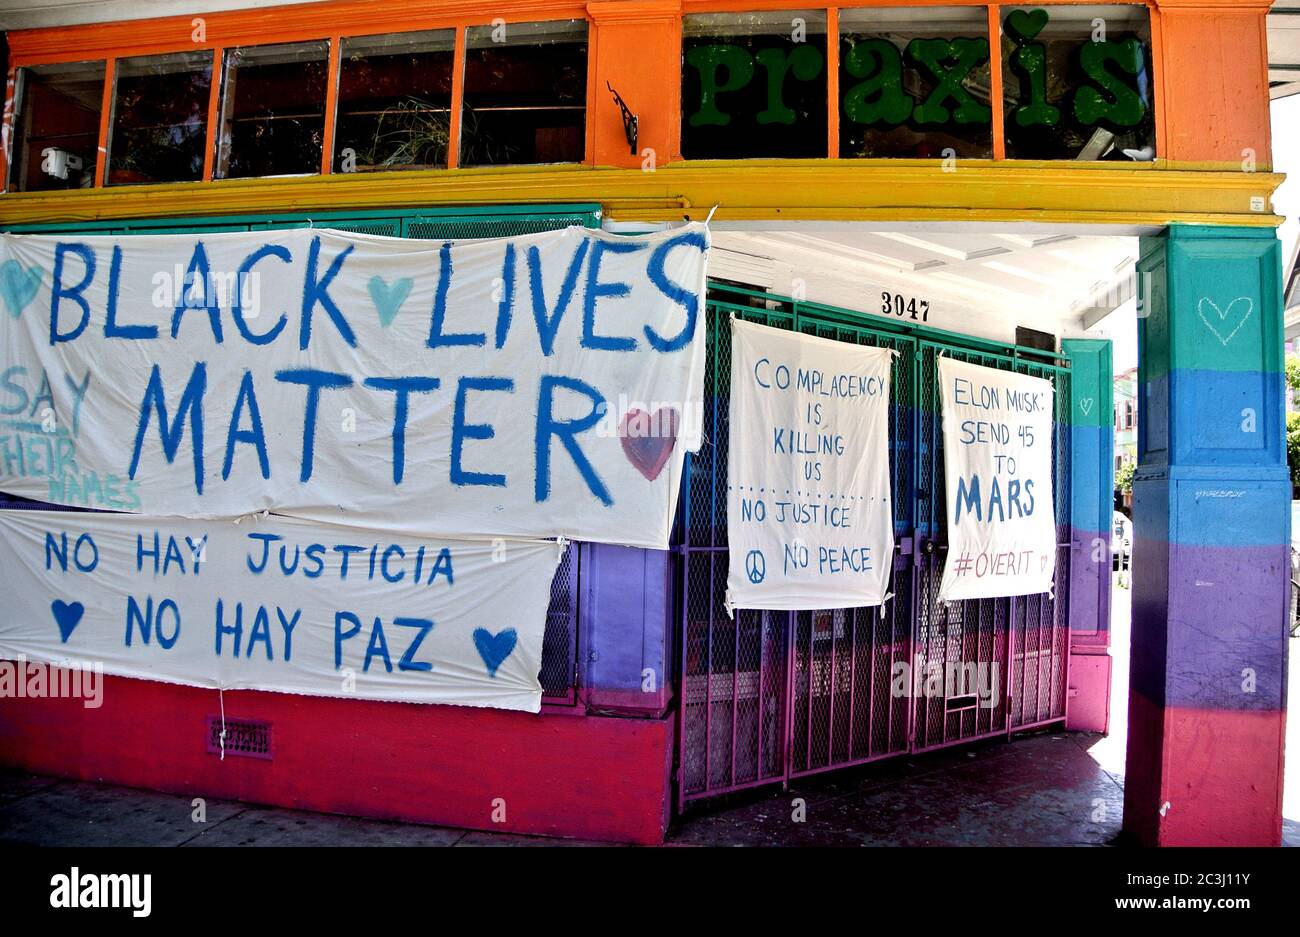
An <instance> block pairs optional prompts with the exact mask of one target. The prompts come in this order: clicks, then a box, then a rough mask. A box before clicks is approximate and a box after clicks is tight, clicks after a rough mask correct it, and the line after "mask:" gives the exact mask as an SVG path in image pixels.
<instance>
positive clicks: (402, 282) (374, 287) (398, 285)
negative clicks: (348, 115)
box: [368, 276, 412, 328]
mask: <svg viewBox="0 0 1300 937" xmlns="http://www.w3.org/2000/svg"><path fill="white" fill-rule="evenodd" d="M411 283H412V281H411V278H410V277H402V278H401V279H398V280H394V281H393V282H392V284H391V285H390V284H389V283H387V282H386V281H385V280H384V278H383V277H381V276H373V277H371V278H370V283H369V284H368V285H369V287H370V301H371V302H372V303H374V304H375V312H377V313H379V324H380V325H382V326H383V327H384V328H388V327H389V326H390V325H392V324H393V320H394V319H395V318H397V313H398V310H400V309H401V308H402V303H404V302H406V297H408V296H410V295H411Z"/></svg>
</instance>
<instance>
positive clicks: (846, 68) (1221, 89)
mask: <svg viewBox="0 0 1300 937" xmlns="http://www.w3.org/2000/svg"><path fill="white" fill-rule="evenodd" d="M167 6H168V10H169V15H166V16H162V17H158V18H151V19H138V18H128V17H134V16H135V15H136V14H134V13H132V12H129V10H128V5H126V4H120V3H115V2H110V3H104V4H99V5H92V6H90V7H88V8H86V9H88V10H89V12H88V13H86V14H85V16H87V17H91V18H94V19H95V21H87V22H82V23H75V24H71V25H67V24H65V23H64V22H60V21H58V20H57V19H56V17H58V16H61V15H67V14H62V13H57V12H56V13H49V14H42V13H40V12H34V13H32V14H30V15H29V16H28V17H27V19H25V20H24V22H23V25H24V27H25V28H22V29H13V30H11V31H9V32H8V33H7V36H6V38H7V55H8V59H7V63H8V70H9V72H8V86H7V93H6V100H5V109H4V126H3V134H4V137H3V142H4V146H3V153H4V163H3V165H2V166H0V173H2V175H3V177H4V178H5V179H6V180H7V188H6V192H5V194H3V195H2V196H0V225H3V227H4V228H5V230H6V231H8V232H11V233H14V234H23V233H54V234H61V235H62V234H73V233H87V232H98V233H112V234H120V235H127V234H141V235H148V234H159V233H167V232H189V233H192V232H216V231H229V230H257V229H266V228H273V227H291V226H321V227H334V228H341V229H343V230H351V231H359V232H365V233H373V234H384V235H391V236H397V237H432V238H461V237H488V236H498V235H505V234H512V233H523V232H529V231H541V230H548V229H552V228H557V227H563V226H566V225H574V224H576V225H583V226H588V227H603V228H605V229H606V230H609V231H614V232H620V233H631V232H638V231H647V230H654V229H656V228H658V227H663V226H667V225H672V224H676V223H680V222H681V221H683V220H696V221H702V220H705V219H706V218H708V219H711V220H712V225H713V228H714V251H713V254H712V257H711V261H710V275H711V277H712V282H711V290H710V293H709V296H708V303H707V305H708V321H707V323H706V327H707V328H708V329H709V330H710V331H709V333H708V334H709V345H708V348H709V355H710V365H709V371H708V375H707V377H706V414H710V413H711V414H712V415H711V416H708V417H707V420H708V422H706V425H705V438H706V440H711V441H712V442H711V444H706V446H705V447H704V448H703V449H702V450H701V452H700V453H699V454H698V455H697V456H695V457H694V458H692V459H691V461H690V464H689V474H688V479H687V482H686V484H685V485H684V487H683V494H682V499H681V503H680V504H679V506H678V521H677V533H676V535H675V537H674V546H673V548H672V549H671V550H669V551H653V550H642V549H635V548H630V547H618V546H607V545H593V544H574V545H572V546H571V547H570V550H569V553H568V556H567V558H566V559H565V561H564V563H563V564H562V566H561V570H560V573H559V574H558V575H557V578H556V581H555V585H554V587H553V593H552V604H551V609H550V612H549V614H548V630H547V644H546V655H545V659H544V661H543V665H542V680H543V685H544V687H545V690H546V696H545V702H546V705H545V706H544V707H543V711H542V713H540V714H538V715H532V714H526V713H517V712H505V711H496V710H490V709H470V708H462V707H453V706H424V705H411V704H400V703H380V702H367V701H359V700H337V699H324V698H314V697H303V696H291V695H285V694H277V693H270V692H258V691H238V692H230V693H227V694H225V697H224V702H223V704H222V705H223V707H224V712H223V713H222V717H223V719H224V720H225V721H226V722H228V723H231V724H235V725H239V726H242V727H244V730H245V731H246V732H247V733H248V737H249V738H250V739H252V740H253V741H252V742H251V743H250V744H251V745H252V746H253V747H254V748H258V749H259V750H258V751H257V752H256V753H257V754H258V755H260V756H262V757H256V758H240V757H232V758H217V757H215V756H214V755H213V754H212V753H211V750H210V749H211V746H210V744H209V737H210V733H211V731H212V726H213V724H214V722H213V720H214V718H215V716H216V707H217V705H218V703H217V698H216V695H215V694H214V693H212V692H211V691H209V690H200V689H195V688H189V687H182V686H174V685H168V684H163V683H155V682H150V681H141V680H130V679H125V678H110V679H109V686H108V688H107V691H106V704H105V706H104V707H103V708H102V709H100V710H94V711H92V710H86V709H82V708H80V707H78V706H76V705H73V704H72V703H71V701H67V700H23V701H20V702H19V701H12V700H6V701H5V703H4V705H3V706H0V759H2V760H3V761H4V762H5V763H6V764H10V765H14V766H19V767H22V768H25V769H27V770H33V771H41V772H51V773H57V774H64V775H70V776H75V777H82V778H94V779H104V780H109V781H114V782H118V783H124V784H130V785H137V786H144V787H154V788H158V789H162V790H169V791H177V792H186V793H191V792H192V793H194V794H196V795H200V794H201V795H207V796H217V797H228V798H236V799H243V800H249V801H256V802H265V803H273V804H283V805H291V806H296V807H302V808H307V809H315V810H325V811H335V812H343V813H356V814H361V815H366V816H376V817H386V818H394V819H408V820H421V821H428V822H436V823H445V824H452V825H461V826H469V827H480V828H488V829H507V830H513V831H519V832H529V833H545V834H553V835H565V836H579V837H591V838H604V839H614V840H626V841H634V842H657V841H659V840H661V839H662V837H663V834H664V832H665V830H666V828H667V824H668V823H669V821H670V819H671V817H672V816H673V814H674V812H675V811H677V810H681V809H686V808H688V807H690V806H691V805H692V804H694V803H695V802H696V801H701V800H706V799H707V798H708V797H711V796H715V795H717V794H721V793H725V792H727V791H732V790H737V789H741V788H745V787H750V786H759V785H764V784H774V783H780V782H782V781H784V780H787V779H789V778H792V777H795V776H799V775H802V774H807V773H813V772H817V771H824V770H830V769H833V768H837V767H842V766H846V765H851V764H860V763H864V762H868V761H872V760H875V759H879V758H887V757H894V756H897V755H900V754H904V753H908V752H916V751H924V750H928V749H931V748H935V747H939V746H944V745H951V744H960V743H964V742H968V741H971V740H974V739H979V738H988V737H995V736H1005V735H1009V734H1013V733H1015V732H1019V731H1024V730H1027V729H1031V728H1035V727H1041V726H1048V725H1062V724H1063V725H1067V726H1069V727H1072V728H1081V729H1091V730H1095V731H1104V730H1105V729H1106V727H1107V725H1108V721H1109V710H1108V707H1109V686H1110V659H1109V655H1108V653H1107V648H1108V646H1109V617H1110V616H1109V601H1110V599H1109V595H1110V588H1109V584H1110V565H1111V564H1110V556H1109V553H1108V550H1109V539H1110V538H1109V530H1110V523H1111V506H1112V487H1113V472H1114V468H1115V462H1114V458H1115V455H1116V453H1114V451H1113V446H1114V438H1113V428H1112V426H1111V424H1110V421H1108V420H1106V416H1108V415H1111V414H1112V413H1114V412H1116V410H1115V406H1116V405H1122V403H1121V401H1120V400H1119V399H1118V397H1117V395H1115V393H1114V390H1115V385H1114V383H1113V378H1112V369H1111V360H1110V349H1109V344H1108V343H1107V342H1104V341H1099V340H1096V339H1093V338H1089V337H1087V336H1086V334H1085V332H1084V330H1083V328H1082V326H1081V324H1080V323H1081V322H1084V321H1086V320H1087V317H1088V314H1089V312H1090V311H1091V310H1095V309H1097V308H1100V305H1101V304H1105V303H1109V304H1110V306H1111V307H1112V308H1113V306H1115V305H1119V304H1120V303H1122V302H1124V301H1126V300H1127V299H1128V298H1129V297H1131V296H1132V295H1134V294H1135V293H1136V294H1137V295H1138V297H1139V302H1141V303H1143V304H1144V308H1143V315H1142V317H1141V319H1140V329H1141V338H1142V342H1141V363H1140V365H1139V369H1138V373H1137V378H1136V380H1137V388H1136V394H1137V395H1140V399H1141V400H1142V401H1143V406H1142V407H1141V408H1139V409H1138V411H1137V413H1136V420H1137V440H1136V452H1135V455H1136V458H1137V461H1138V469H1137V480H1136V483H1135V504H1134V512H1135V528H1136V530H1137V532H1138V539H1137V544H1136V554H1137V562H1136V563H1135V570H1136V574H1135V582H1134V633H1133V669H1132V687H1131V694H1130V700H1131V702H1130V714H1129V732H1130V738H1129V756H1128V772H1127V781H1126V805H1125V827H1126V829H1127V830H1128V831H1129V832H1130V833H1131V834H1132V835H1133V836H1134V837H1135V838H1136V839H1137V840H1138V841H1140V842H1144V843H1148V844H1191V843H1224V844H1228V843H1270V844H1276V843H1277V842H1279V840H1280V824H1281V813H1280V810H1281V806H1280V805H1281V779H1282V739H1283V728H1284V722H1285V707H1284V682H1285V681H1284V675H1285V670H1286V667H1285V656H1286V642H1285V635H1286V628H1285V622H1286V602H1287V584H1288V580H1287V570H1288V569H1289V564H1288V563H1287V562H1286V557H1287V553H1286V551H1287V544H1288V542H1289V536H1288V531H1289V509H1288V505H1289V499H1290V488H1289V483H1288V481H1287V477H1288V476H1287V469H1286V462H1285V446H1284V442H1283V400H1284V397H1283V395H1284V382H1283V380H1282V316H1281V304H1282V300H1281V285H1282V283H1281V261H1280V258H1279V248H1278V241H1277V238H1276V236H1275V234H1274V227H1275V226H1276V224H1277V222H1278V221H1279V219H1278V218H1277V217H1276V216H1275V215H1274V214H1273V213H1272V210H1271V205H1270V197H1271V194H1272V192H1273V190H1274V189H1275V188H1276V186H1277V185H1278V184H1279V182H1280V179H1279V177H1277V176H1275V175H1274V174H1272V173H1271V172H1270V171H1269V153H1270V141H1269V120H1268V117H1269V112H1268V110H1269V109H1268V103H1269V95H1268V83H1267V59H1266V49H1265V17H1266V14H1267V11H1268V3H1267V2H1266V0H1241V2H1227V0H1149V2H1147V3H1133V4H1122V3H1121V4H1104V5H1102V4H1096V5H1094V4H1079V3H1073V2H1063V3H1040V4H1033V5H1026V4H1015V3H973V2H965V0H942V2H937V0H936V2H931V0H922V2H911V3H901V2H893V0H872V2H862V3H857V2H846V3H841V4H838V5H835V6H813V7H807V6H801V5H798V4H790V3H785V2H776V0H751V2H746V3H740V2H733V0H588V2H571V0H503V2H501V3H497V4H493V5H492V8H491V11H490V12H485V8H484V7H483V5H482V4H478V3H473V2H466V0H406V2H393V3H382V4H381V3H372V2H366V0H320V2H311V3H300V4H290V5H285V6H265V5H259V4H243V5H240V8H234V9H227V8H224V7H226V6H228V5H227V4H221V5H220V6H221V7H222V8H220V9H218V8H216V7H214V6H212V5H208V4H204V3H197V2H195V3H190V4H184V3H179V2H169V3H168V4H167ZM72 15H74V16H75V15H77V14H72ZM42 17H44V18H42ZM1066 242H1070V243H1068V244H1067V243H1066ZM1125 244H1128V245H1131V246H1132V251H1131V255H1132V256H1128V255H1127V254H1126V253H1125ZM1117 246H1118V248H1119V251H1118V253H1116V252H1115V250H1116V247H1117ZM1016 252H1027V253H1032V258H1028V259H1024V260H1023V262H1020V260H1021V255H1020V254H1019V253H1016ZM1081 252H1082V253H1081ZM1013 255H1014V256H1013ZM1011 261H1015V262H1011ZM1125 264H1126V265H1125ZM854 265H858V266H854ZM956 265H966V266H964V267H960V268H959V267H958V266H956ZM972 265H974V266H972ZM1117 267H1120V268H1122V269H1120V270H1119V271H1118V272H1117V269H1116V268H1117ZM1099 268H1100V269H1104V270H1105V271H1106V275H1105V276H1101V275H1098V274H1097V270H1098V269H1099ZM863 271H866V272H863ZM877 274H878V275H877ZM954 277H955V279H954ZM731 315H738V316H741V317H744V318H749V319H753V320H756V321H762V322H766V323H768V324H772V325H777V326H779V327H784V328H794V329H797V330H801V331H807V332H812V333H815V334H820V335H823V336H825V337H830V338H835V339H837V340H840V341H849V342H858V343H862V344H871V345H882V346H885V347H890V348H894V349H895V350H897V351H898V352H899V355H898V356H897V358H896V359H895V365H894V368H895V372H894V382H893V387H894V391H893V393H894V399H893V404H894V415H893V417H892V418H891V420H892V424H891V430H892V442H891V453H890V455H891V463H892V464H891V478H892V484H893V490H894V493H895V511H896V513H895V518H894V520H895V536H896V542H897V543H898V548H897V552H896V557H895V563H894V577H895V580H894V588H893V590H892V597H891V599H890V601H889V602H887V604H886V605H885V606H884V607H883V612H881V611H877V610H876V609H874V608H873V609H849V610H833V611H827V612H813V613H809V612H798V613H795V612H790V613H784V612H783V613H755V612H745V613H739V614H737V616H736V617H735V618H732V617H731V616H729V615H728V614H727V612H726V610H725V609H724V608H723V602H722V596H721V594H720V593H721V588H720V586H719V582H720V580H719V576H720V575H725V567H726V548H727V543H726V534H725V523H724V519H723V518H722V516H721V515H720V514H719V512H718V508H717V503H718V497H719V495H718V491H719V487H720V486H725V483H726V451H725V446H724V445H722V444H721V443H720V442H719V441H720V440H725V438H726V412H727V390H726V386H725V385H726V374H727V370H726V369H727V367H728V361H729V353H728V346H727V344H726V342H727V339H726V335H725V329H724V328H722V326H723V325H725V322H726V320H727V318H728V317H729V316H731ZM945 354H946V355H950V356H953V357H959V358H962V359H964V360H969V361H975V362H977V363H982V364H986V365H988V366H990V367H998V368H1003V369H1007V370H1017V371H1020V372H1021V373H1026V374H1033V375H1036V376H1041V377H1045V378H1047V379H1049V380H1051V381H1052V382H1053V384H1054V386H1055V388H1056V413H1055V414H1054V417H1055V420H1054V440H1053V445H1054V453H1055V461H1054V473H1055V479H1056V484H1055V490H1056V492H1057V499H1056V504H1055V508H1056V515H1057V528H1058V533H1059V537H1058V555H1059V561H1058V566H1057V569H1058V578H1057V583H1056V586H1055V588H1054V589H1053V590H1052V592H1050V593H1044V594H1042V595H1037V596H1021V597H1010V598H1006V599H997V600H971V601H966V602H958V603H940V602H938V600H937V597H936V595H937V593H936V587H937V571H938V569H939V562H940V557H941V555H942V552H943V549H944V544H945V532H946V520H945V517H944V511H943V507H942V500H943V499H942V497H941V496H937V493H938V492H939V491H941V488H942V447H941V444H940V441H939V435H940V434H939V420H938V418H937V412H938V404H937V401H936V398H935V393H934V386H935V384H934V367H935V362H936V360H937V358H938V357H939V356H941V355H945ZM413 509H417V510H418V506H413ZM1203 584H1205V585H1203ZM6 585H9V586H11V587H14V588H21V583H6ZM971 660H974V661H980V662H994V663H998V664H1000V665H1001V668H1002V669H1001V671H1000V672H1001V673H1002V674H1003V675H1004V679H1005V681H1006V683H1005V692H1004V694H1003V698H1002V702H1001V704H1000V705H999V706H997V707H994V708H981V707H978V706H975V705H973V704H971V703H970V702H969V701H968V700H967V699H965V698H964V697H957V696H941V697H939V698H933V699H931V698H927V699H911V698H900V697H898V696H896V695H894V694H891V693H890V691H889V685H890V677H891V675H892V674H893V673H894V670H895V666H896V665H897V664H898V663H899V662H900V661H907V662H916V663H917V664H918V665H919V664H923V663H940V664H946V663H948V662H952V661H971ZM1243 668H1250V669H1251V670H1252V671H1253V673H1254V674H1255V676H1256V679H1255V681H1254V682H1253V684H1252V686H1253V689H1252V690H1251V691H1250V692H1243V690H1242V686H1243V682H1242V676H1241V674H1242V671H1243ZM498 802H501V803H504V804H506V805H507V809H506V811H505V812H504V814H502V813H501V811H500V805H499V803H498Z"/></svg>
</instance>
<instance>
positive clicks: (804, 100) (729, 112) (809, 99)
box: [682, 10, 827, 159]
mask: <svg viewBox="0 0 1300 937" xmlns="http://www.w3.org/2000/svg"><path fill="white" fill-rule="evenodd" d="M826 94H827V91H826V13H825V11H824V10H790V11H773V12H765V13H707V14H697V15H691V16H687V17H686V19H685V23H684V25H683V28H682V155H683V156H685V157H686V158H687V159H735V158H740V157H746V156H769V157H824V156H825V155H826V141H827V119H826Z"/></svg>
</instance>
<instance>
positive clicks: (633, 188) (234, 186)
mask: <svg viewBox="0 0 1300 937" xmlns="http://www.w3.org/2000/svg"><path fill="white" fill-rule="evenodd" d="M1283 179H1284V177H1283V176H1282V175H1279V174H1276V173H1267V172H1255V173H1244V172H1224V171H1188V170H1171V169H1162V168H1159V167H1157V166H1152V165H1131V164H1114V163H1100V164H1099V163H1089V164H1074V163H1026V162H1019V161H1010V162H998V163H994V162H991V161H975V160H968V161H958V162H957V164H956V166H955V168H953V169H952V170H951V171H945V170H944V169H943V167H942V165H941V164H940V163H938V162H935V161H932V160H926V161H920V160H890V161H883V160H882V161H871V162H855V161H850V160H743V161H719V162H697V161H683V162H676V163H672V164H669V165H667V166H664V167H662V168H660V169H659V170H658V171H656V172H645V171H641V170H638V169H616V168H607V167H591V166H579V165H573V166H515V167H508V168H477V169H456V170H426V171H414V172H393V173H366V174H361V173H358V174H352V175H332V176H308V177H298V178H275V179H241V180H223V181H216V182H202V183H179V184H171V185H157V186H130V187H127V186H123V187H121V188H108V189H91V190H78V191H63V192H23V193H14V194H10V195H5V196H0V224H21V223H36V222H61V223H68V222H76V221H99V220H116V219H128V218H160V217H197V216H203V215H231V214H243V213H256V214H266V213H272V212H289V211H304V210H313V209H314V210H320V211H323V210H365V209H386V208H409V207H417V206H456V205H501V204H530V203H531V204H554V203H557V202H597V203H600V204H601V205H602V206H604V208H605V211H606V213H607V214H608V216H609V217H612V218H622V219H628V220H645V221H659V220H680V219H681V218H682V217H683V215H684V214H686V215H690V216H692V217H700V216H701V215H702V213H707V211H708V209H709V208H711V207H712V206H714V205H715V204H716V205H719V206H720V208H719V210H718V214H717V217H718V218H719V219H721V220H728V219H729V220H745V221H764V220H771V221H781V220H819V221H832V220H844V221H1003V222H1004V221H1034V222H1047V223H1058V224H1074V223H1081V224H1094V223H1096V224H1111V225H1162V224H1167V223H1172V222H1186V223H1198V224H1223V225H1241V226H1251V227H1258V226H1272V225H1276V224H1278V223H1280V221H1281V219H1279V218H1278V217H1277V216H1275V215H1274V214H1272V213H1271V197H1272V194H1273V192H1274V190H1275V189H1276V188H1277V186H1278V185H1280V184H1281V182H1282V180H1283ZM1252 199H1262V200H1263V205H1264V206H1265V209H1264V210H1263V211H1257V210H1254V209H1252V206H1251V202H1252Z"/></svg>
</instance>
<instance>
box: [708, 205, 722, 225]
mask: <svg viewBox="0 0 1300 937" xmlns="http://www.w3.org/2000/svg"><path fill="white" fill-rule="evenodd" d="M721 205H722V203H721V202H718V203H717V205H714V206H713V207H712V208H710V209H709V217H707V218H705V219H704V223H705V224H706V225H707V224H708V223H709V222H710V221H712V220H713V213H714V212H716V211H717V210H718V208H719V207H720V206H721Z"/></svg>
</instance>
